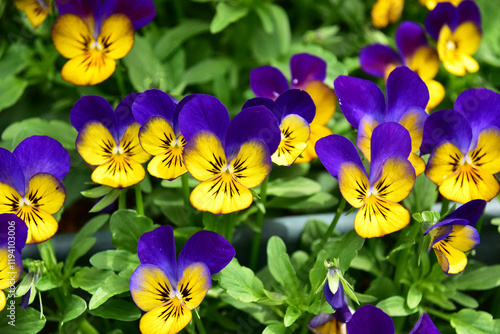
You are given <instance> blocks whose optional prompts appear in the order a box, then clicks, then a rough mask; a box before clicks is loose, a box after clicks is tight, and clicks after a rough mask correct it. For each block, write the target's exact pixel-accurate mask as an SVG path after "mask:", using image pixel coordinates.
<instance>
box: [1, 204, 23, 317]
mask: <svg viewBox="0 0 500 334" xmlns="http://www.w3.org/2000/svg"><path fill="white" fill-rule="evenodd" d="M27 237H28V227H27V226H26V224H25V223H24V221H23V220H22V219H21V218H19V217H18V216H16V215H15V214H13V213H2V214H0V311H2V310H3V309H4V308H5V305H6V302H7V298H6V296H5V293H4V292H3V290H6V289H9V288H10V286H11V285H14V284H15V283H16V282H17V281H18V280H19V278H20V277H21V274H22V272H23V261H22V259H21V251H22V249H23V248H24V246H25V244H26V239H27ZM10 293H12V294H13V293H14V291H12V290H10Z"/></svg>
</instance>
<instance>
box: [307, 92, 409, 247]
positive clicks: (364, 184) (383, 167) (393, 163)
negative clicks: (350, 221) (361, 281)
mask: <svg viewBox="0 0 500 334" xmlns="http://www.w3.org/2000/svg"><path fill="white" fill-rule="evenodd" d="M367 100H368V99H367ZM316 152H318V157H319V159H320V161H321V162H322V163H323V165H324V166H325V168H326V170H327V171H328V172H329V173H330V174H332V176H333V177H335V178H337V179H338V180H339V188H340V192H341V193H342V196H344V198H345V199H346V200H347V202H348V203H349V204H351V205H352V206H353V207H354V208H359V211H358V213H357V214H356V218H355V219H354V229H355V230H356V232H357V233H358V234H359V235H360V236H361V237H363V238H373V237H381V236H384V235H386V234H389V233H393V232H396V231H399V230H401V229H402V228H404V227H405V226H406V225H408V223H409V222H410V214H409V212H408V210H406V209H405V208H404V207H403V206H401V205H400V204H398V202H400V201H402V200H403V199H405V198H406V197H407V196H408V195H409V194H410V191H411V189H412V188H413V185H414V183H415V178H416V176H415V170H414V169H413V167H412V165H411V163H410V162H409V161H408V156H409V155H410V152H411V138H410V135H409V133H408V130H406V129H405V128H404V127H403V126H402V125H400V124H398V123H394V122H387V123H383V124H380V125H379V126H377V127H376V128H375V130H374V131H373V134H372V136H371V163H370V176H369V177H368V175H367V174H366V171H365V168H364V166H363V163H362V162H361V159H360V157H359V154H358V151H357V150H356V147H355V146H354V145H353V143H352V142H351V141H350V140H349V139H347V138H345V137H342V136H339V135H331V136H328V137H325V138H322V139H320V140H318V143H317V144H316Z"/></svg>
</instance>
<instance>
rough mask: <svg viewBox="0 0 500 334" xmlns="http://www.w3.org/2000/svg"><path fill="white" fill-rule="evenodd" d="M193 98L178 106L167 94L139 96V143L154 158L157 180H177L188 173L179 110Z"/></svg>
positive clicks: (134, 107) (136, 103) (135, 106)
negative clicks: (180, 129) (184, 157)
mask: <svg viewBox="0 0 500 334" xmlns="http://www.w3.org/2000/svg"><path fill="white" fill-rule="evenodd" d="M190 98H191V95H189V96H187V97H186V98H184V99H183V100H182V101H181V103H179V104H177V101H175V100H174V99H173V98H172V97H170V96H169V95H168V94H167V93H165V92H162V91H161V90H158V89H150V90H147V91H145V92H144V93H141V94H139V96H138V97H137V98H136V99H135V101H134V104H133V105H132V111H133V113H134V117H135V119H136V121H137V123H139V124H140V125H141V128H140V130H139V140H140V142H141V146H142V148H143V149H144V150H145V151H146V152H147V153H149V154H151V155H154V158H153V159H151V161H150V162H149V164H148V172H149V174H151V175H153V176H154V177H158V178H161V179H165V180H173V179H175V178H177V177H179V176H181V175H182V174H184V173H186V172H187V169H186V166H185V165H184V161H183V159H182V152H183V150H184V145H186V141H185V140H184V136H183V135H182V134H181V133H180V131H179V124H178V119H179V111H180V109H182V106H183V104H184V103H185V102H187V101H188V100H189V99H190Z"/></svg>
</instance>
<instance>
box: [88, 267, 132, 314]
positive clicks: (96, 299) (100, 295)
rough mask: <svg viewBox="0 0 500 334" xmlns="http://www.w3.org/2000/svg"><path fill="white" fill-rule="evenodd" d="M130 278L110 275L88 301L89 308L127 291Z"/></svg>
mask: <svg viewBox="0 0 500 334" xmlns="http://www.w3.org/2000/svg"><path fill="white" fill-rule="evenodd" d="M129 284H130V280H129V279H126V278H123V277H120V276H118V275H112V276H110V277H108V278H107V279H106V281H104V282H103V283H102V284H101V286H100V287H99V288H98V289H97V290H96V292H95V293H94V295H93V296H92V298H90V301H89V310H93V309H96V308H98V307H99V306H101V305H102V304H104V303H105V302H106V301H107V300H108V299H109V298H111V297H113V296H115V295H117V294H120V293H124V292H127V291H129Z"/></svg>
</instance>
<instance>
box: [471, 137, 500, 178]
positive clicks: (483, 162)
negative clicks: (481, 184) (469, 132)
mask: <svg viewBox="0 0 500 334" xmlns="http://www.w3.org/2000/svg"><path fill="white" fill-rule="evenodd" d="M499 143H500V131H499V130H498V129H496V128H489V129H485V130H483V131H481V132H480V133H479V137H478V142H477V146H476V148H475V149H474V150H473V151H471V152H469V154H468V156H469V157H470V158H471V160H472V165H474V166H475V167H478V168H481V169H482V170H485V171H487V172H489V173H491V174H496V173H498V172H500V145H499Z"/></svg>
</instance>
